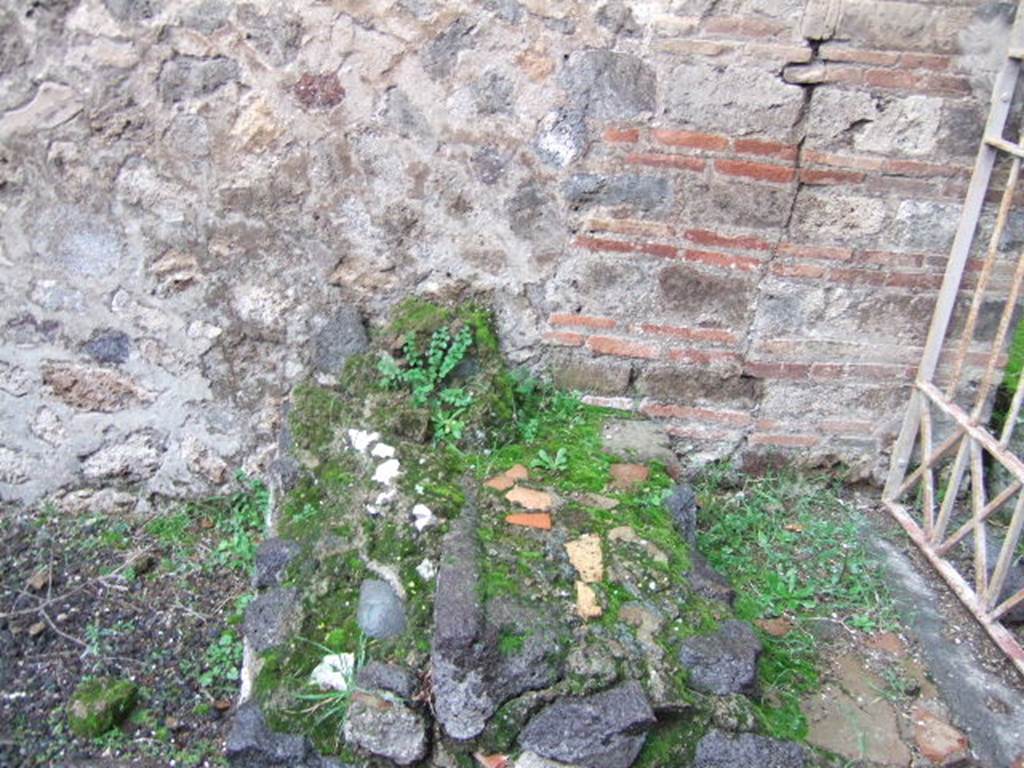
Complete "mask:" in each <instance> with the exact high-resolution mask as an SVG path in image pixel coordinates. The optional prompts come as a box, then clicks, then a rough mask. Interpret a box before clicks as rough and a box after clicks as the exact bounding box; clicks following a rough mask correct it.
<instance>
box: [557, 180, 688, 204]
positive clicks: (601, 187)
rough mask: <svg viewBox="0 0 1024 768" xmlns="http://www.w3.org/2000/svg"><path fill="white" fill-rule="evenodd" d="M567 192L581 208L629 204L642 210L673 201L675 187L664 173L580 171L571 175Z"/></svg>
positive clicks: (567, 183) (568, 196)
mask: <svg viewBox="0 0 1024 768" xmlns="http://www.w3.org/2000/svg"><path fill="white" fill-rule="evenodd" d="M564 193H565V198H566V200H568V201H569V202H570V203H573V204H574V205H575V206H577V207H579V208H587V207H589V206H593V205H606V206H611V205H629V206H632V207H634V208H637V209H639V210H642V211H651V210H654V209H657V208H665V207H668V206H669V205H671V204H672V188H671V187H670V186H669V182H668V179H667V178H665V177H663V176H643V175H639V174H622V175H617V176H602V175H599V174H594V173H578V174H575V175H573V176H571V177H569V180H568V181H567V182H566V183H565V187H564Z"/></svg>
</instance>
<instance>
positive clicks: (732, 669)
mask: <svg viewBox="0 0 1024 768" xmlns="http://www.w3.org/2000/svg"><path fill="white" fill-rule="evenodd" d="M760 655H761V641H760V640H759V639H758V637H757V635H756V634H755V633H754V628H753V627H751V626H750V624H748V623H747V622H745V621H737V620H735V619H730V620H728V621H723V622H722V624H721V625H720V626H719V628H718V630H717V631H716V632H713V633H712V634H710V635H702V636H700V637H691V638H688V639H687V640H685V641H684V642H683V645H682V648H680V650H679V661H680V662H681V663H682V665H683V666H684V667H686V668H687V669H688V670H689V673H690V677H689V684H690V686H691V687H692V688H694V689H696V690H698V691H703V692H704V693H715V694H718V695H720V696H721V695H725V694H728V693H753V692H754V691H755V690H756V687H757V660H758V658H759V657H760Z"/></svg>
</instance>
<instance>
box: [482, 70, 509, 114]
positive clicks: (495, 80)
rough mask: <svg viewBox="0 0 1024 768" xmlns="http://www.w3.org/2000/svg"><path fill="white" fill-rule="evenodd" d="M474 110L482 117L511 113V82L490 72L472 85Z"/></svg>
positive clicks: (498, 74) (497, 73) (492, 71)
mask: <svg viewBox="0 0 1024 768" xmlns="http://www.w3.org/2000/svg"><path fill="white" fill-rule="evenodd" d="M473 96H474V98H475V100H476V109H477V111H478V112H479V113H480V114H482V115H496V114H500V113H506V114H507V113H509V112H511V111H512V97H513V89H512V81H511V80H509V79H508V78H507V77H505V76H504V75H502V74H501V73H500V72H495V71H494V70H490V71H488V72H484V74H483V75H482V76H481V77H480V79H478V80H477V81H476V82H475V83H474V84H473Z"/></svg>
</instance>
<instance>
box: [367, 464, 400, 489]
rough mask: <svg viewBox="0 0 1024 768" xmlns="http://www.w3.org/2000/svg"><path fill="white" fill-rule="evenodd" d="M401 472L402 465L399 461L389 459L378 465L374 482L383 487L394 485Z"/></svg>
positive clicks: (374, 474)
mask: <svg viewBox="0 0 1024 768" xmlns="http://www.w3.org/2000/svg"><path fill="white" fill-rule="evenodd" d="M401 470H402V465H401V464H400V463H399V461H398V459H388V460H387V461H384V462H382V463H380V464H378V465H377V469H376V470H374V473H373V479H374V482H377V483H380V484H381V485H392V484H393V483H394V482H395V479H396V478H397V477H398V473H399V472H401Z"/></svg>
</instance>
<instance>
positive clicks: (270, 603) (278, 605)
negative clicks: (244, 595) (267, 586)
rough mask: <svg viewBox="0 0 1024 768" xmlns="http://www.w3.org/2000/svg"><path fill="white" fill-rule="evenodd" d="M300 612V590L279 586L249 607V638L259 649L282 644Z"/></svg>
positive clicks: (251, 643)
mask: <svg viewBox="0 0 1024 768" xmlns="http://www.w3.org/2000/svg"><path fill="white" fill-rule="evenodd" d="M300 613H301V606H300V605H299V593H298V590H296V589H292V588H290V587H275V588H274V589H271V590H270V591H269V592H265V593H264V594H262V595H260V596H258V597H257V598H256V599H255V600H253V601H252V602H251V603H249V605H248V606H247V607H246V609H245V621H244V622H243V623H242V629H243V631H244V632H245V639H246V640H248V641H249V644H250V645H251V646H252V648H253V650H254V651H256V652H257V653H262V652H263V651H266V650H269V649H270V648H273V647H274V646H276V645H280V644H281V643H283V642H284V641H285V640H287V639H288V635H289V633H290V631H291V629H292V628H293V626H294V625H295V623H296V620H297V619H298V618H299V616H300Z"/></svg>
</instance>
